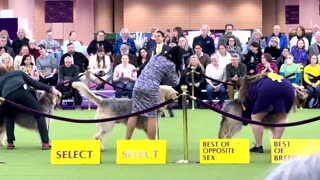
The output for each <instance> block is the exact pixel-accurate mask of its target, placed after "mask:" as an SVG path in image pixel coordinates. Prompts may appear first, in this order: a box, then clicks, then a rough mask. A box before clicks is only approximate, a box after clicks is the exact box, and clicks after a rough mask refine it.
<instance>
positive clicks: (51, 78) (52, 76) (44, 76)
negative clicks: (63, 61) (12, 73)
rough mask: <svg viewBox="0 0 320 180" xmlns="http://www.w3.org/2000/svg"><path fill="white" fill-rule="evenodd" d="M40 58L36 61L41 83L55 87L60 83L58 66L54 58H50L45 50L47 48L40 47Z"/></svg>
mask: <svg viewBox="0 0 320 180" xmlns="http://www.w3.org/2000/svg"><path fill="white" fill-rule="evenodd" d="M38 47H39V53H40V56H39V57H38V59H37V60H36V65H37V69H38V72H39V76H40V80H39V81H40V82H42V83H44V84H48V85H50V86H54V85H56V84H57V82H58V74H57V70H58V64H57V61H56V59H55V58H54V57H53V56H50V55H49V54H48V53H47V52H46V49H45V46H44V45H42V44H40V45H39V46H38Z"/></svg>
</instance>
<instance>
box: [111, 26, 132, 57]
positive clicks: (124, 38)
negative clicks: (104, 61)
mask: <svg viewBox="0 0 320 180" xmlns="http://www.w3.org/2000/svg"><path fill="white" fill-rule="evenodd" d="M120 37H121V38H120V39H118V40H116V42H115V43H114V45H113V51H114V55H115V56H119V55H120V54H121V52H120V47H121V45H122V44H126V45H127V46H128V47H129V54H132V55H134V56H136V52H137V49H136V45H135V44H134V41H133V39H132V38H130V37H129V30H128V29H127V28H122V29H121V31H120Z"/></svg>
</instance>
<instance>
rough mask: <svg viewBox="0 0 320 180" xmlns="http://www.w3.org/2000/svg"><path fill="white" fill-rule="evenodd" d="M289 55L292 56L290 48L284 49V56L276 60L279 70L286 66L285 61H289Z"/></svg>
mask: <svg viewBox="0 0 320 180" xmlns="http://www.w3.org/2000/svg"><path fill="white" fill-rule="evenodd" d="M288 54H290V49H289V48H283V50H282V55H281V56H280V57H278V58H277V60H276V63H277V67H278V69H280V67H281V65H282V64H284V61H285V60H286V59H287V56H288ZM291 55H292V54H291ZM292 57H293V56H292Z"/></svg>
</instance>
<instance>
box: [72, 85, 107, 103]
mask: <svg viewBox="0 0 320 180" xmlns="http://www.w3.org/2000/svg"><path fill="white" fill-rule="evenodd" d="M72 87H74V88H76V89H77V90H78V91H79V92H80V94H81V95H83V96H85V97H86V98H88V99H89V100H90V101H93V102H94V103H96V104H97V105H100V104H101V103H102V98H101V97H99V96H97V95H95V94H93V93H92V92H91V91H90V89H89V88H88V87H87V86H86V85H85V84H84V83H83V82H73V83H72Z"/></svg>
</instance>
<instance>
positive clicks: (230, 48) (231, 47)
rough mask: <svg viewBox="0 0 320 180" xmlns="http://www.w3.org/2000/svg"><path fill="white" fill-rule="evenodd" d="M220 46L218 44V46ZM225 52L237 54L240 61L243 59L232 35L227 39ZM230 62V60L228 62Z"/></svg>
mask: <svg viewBox="0 0 320 180" xmlns="http://www.w3.org/2000/svg"><path fill="white" fill-rule="evenodd" d="M219 47H220V46H219ZM226 49H227V52H228V53H229V54H234V53H236V54H238V55H239V57H240V61H242V60H243V57H242V52H241V49H240V47H239V46H237V43H236V39H235V38H234V37H233V36H230V37H229V39H228V42H227V47H226ZM230 59H231V56H230ZM229 63H230V62H229Z"/></svg>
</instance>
